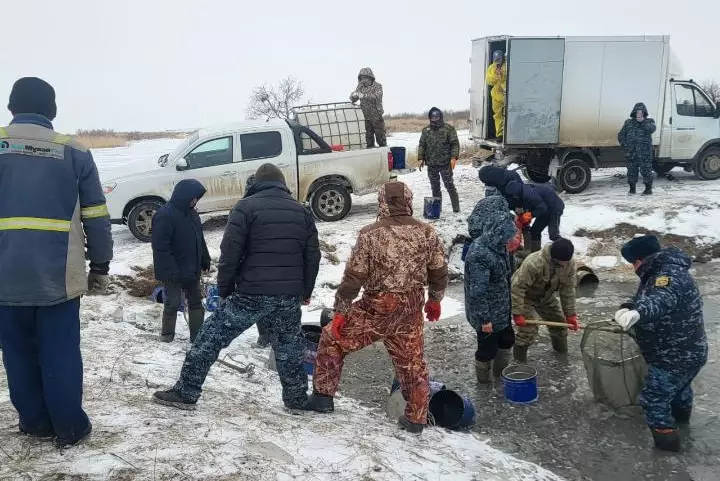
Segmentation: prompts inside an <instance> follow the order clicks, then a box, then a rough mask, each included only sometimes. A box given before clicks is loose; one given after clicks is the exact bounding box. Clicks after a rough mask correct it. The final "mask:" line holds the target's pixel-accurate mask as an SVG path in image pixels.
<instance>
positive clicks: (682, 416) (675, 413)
mask: <svg viewBox="0 0 720 481" xmlns="http://www.w3.org/2000/svg"><path fill="white" fill-rule="evenodd" d="M691 414H692V406H690V407H689V408H676V407H673V408H672V417H673V418H674V419H675V421H676V422H678V423H680V424H687V423H689V422H690V415H691Z"/></svg>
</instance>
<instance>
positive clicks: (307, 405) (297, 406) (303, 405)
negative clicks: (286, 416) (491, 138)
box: [285, 398, 315, 412]
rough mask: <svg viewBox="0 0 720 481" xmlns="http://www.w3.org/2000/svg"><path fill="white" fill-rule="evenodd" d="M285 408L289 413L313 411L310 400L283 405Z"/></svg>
mask: <svg viewBox="0 0 720 481" xmlns="http://www.w3.org/2000/svg"><path fill="white" fill-rule="evenodd" d="M285 408H286V409H289V410H290V411H298V412H299V411H314V410H315V409H314V408H313V404H312V402H311V401H310V399H307V398H306V399H305V400H303V401H297V402H291V403H285Z"/></svg>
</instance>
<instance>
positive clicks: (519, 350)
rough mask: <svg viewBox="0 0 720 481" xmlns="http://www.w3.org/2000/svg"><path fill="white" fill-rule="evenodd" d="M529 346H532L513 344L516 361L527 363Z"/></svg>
mask: <svg viewBox="0 0 720 481" xmlns="http://www.w3.org/2000/svg"><path fill="white" fill-rule="evenodd" d="M529 347H530V346H518V345H517V344H515V345H514V346H513V358H514V359H515V362H519V363H521V364H527V353H528V348H529Z"/></svg>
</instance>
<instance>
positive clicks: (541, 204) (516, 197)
mask: <svg viewBox="0 0 720 481" xmlns="http://www.w3.org/2000/svg"><path fill="white" fill-rule="evenodd" d="M500 191H501V192H502V193H503V194H504V196H505V198H506V199H509V204H510V208H511V209H513V210H515V211H516V213H517V214H518V215H521V214H523V213H526V212H530V214H531V215H532V217H533V218H534V219H535V221H534V222H533V224H532V227H530V239H531V250H532V252H537V251H539V250H540V248H541V245H542V232H543V231H544V230H545V228H546V227H547V228H548V234H549V235H550V240H551V241H553V242H554V241H556V240H558V239H559V238H560V217H562V215H563V212H564V211H565V203H564V202H563V200H562V199H561V198H560V196H559V195H557V193H556V192H555V190H554V189H553V188H552V187H550V186H548V185H543V184H523V183H522V182H517V181H511V182H508V184H507V185H506V186H505V188H504V189H500Z"/></svg>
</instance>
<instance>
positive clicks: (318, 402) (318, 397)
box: [308, 391, 335, 414]
mask: <svg viewBox="0 0 720 481" xmlns="http://www.w3.org/2000/svg"><path fill="white" fill-rule="evenodd" d="M308 402H309V404H310V406H312V410H313V411H315V412H317V413H323V414H327V413H331V412H334V411H335V401H334V400H333V397H332V396H328V395H327V394H320V393H319V392H316V391H313V393H312V395H311V396H310V400H309V401H308Z"/></svg>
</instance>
